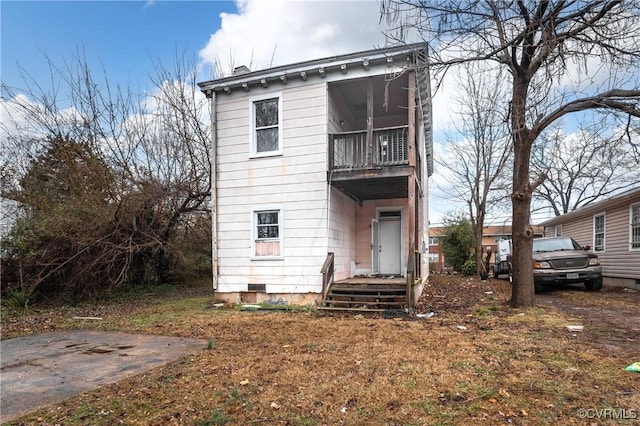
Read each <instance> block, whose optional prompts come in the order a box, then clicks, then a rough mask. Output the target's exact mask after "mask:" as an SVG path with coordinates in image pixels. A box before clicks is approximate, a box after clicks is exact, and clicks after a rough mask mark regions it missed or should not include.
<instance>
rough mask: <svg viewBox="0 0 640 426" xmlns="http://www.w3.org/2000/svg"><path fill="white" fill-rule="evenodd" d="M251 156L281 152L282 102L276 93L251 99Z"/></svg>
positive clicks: (263, 155)
mask: <svg viewBox="0 0 640 426" xmlns="http://www.w3.org/2000/svg"><path fill="white" fill-rule="evenodd" d="M250 107H251V156H252V157H265V156H269V155H278V154H281V153H282V102H281V98H280V96H278V95H275V96H274V95H273V94H271V95H268V96H265V97H260V98H252V99H251V106H250Z"/></svg>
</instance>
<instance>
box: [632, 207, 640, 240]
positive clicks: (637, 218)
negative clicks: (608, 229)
mask: <svg viewBox="0 0 640 426" xmlns="http://www.w3.org/2000/svg"><path fill="white" fill-rule="evenodd" d="M629 228H630V229H629V248H630V249H631V250H640V204H636V205H633V206H631V207H629Z"/></svg>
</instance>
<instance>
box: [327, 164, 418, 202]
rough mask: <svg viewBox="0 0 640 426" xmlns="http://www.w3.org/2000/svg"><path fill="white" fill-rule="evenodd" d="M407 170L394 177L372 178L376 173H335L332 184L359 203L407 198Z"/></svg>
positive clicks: (394, 174)
mask: <svg viewBox="0 0 640 426" xmlns="http://www.w3.org/2000/svg"><path fill="white" fill-rule="evenodd" d="M404 169H405V168H401V170H397V168H396V169H395V170H394V172H395V173H393V175H389V174H386V175H384V176H377V177H376V176H371V175H372V174H373V173H375V171H374V172H372V171H368V172H334V174H333V177H332V180H331V184H332V185H333V186H335V187H336V188H338V189H340V190H341V191H342V192H344V193H345V194H347V195H349V196H351V197H352V198H354V199H356V200H359V201H366V200H386V199H391V198H407V197H408V196H409V190H408V178H407V176H408V174H407V173H406V170H404Z"/></svg>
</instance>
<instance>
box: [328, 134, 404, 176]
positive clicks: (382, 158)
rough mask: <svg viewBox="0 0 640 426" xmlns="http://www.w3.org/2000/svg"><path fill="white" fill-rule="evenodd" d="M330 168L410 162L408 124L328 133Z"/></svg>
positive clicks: (356, 167)
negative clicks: (370, 131)
mask: <svg viewBox="0 0 640 426" xmlns="http://www.w3.org/2000/svg"><path fill="white" fill-rule="evenodd" d="M329 149H330V157H329V158H330V161H331V164H329V168H330V169H331V170H353V169H370V168H377V167H384V166H397V165H406V164H409V149H408V141H407V126H400V127H388V128H385V129H376V130H374V131H373V138H372V141H371V144H368V143H367V132H366V131H360V132H344V133H334V134H331V135H329Z"/></svg>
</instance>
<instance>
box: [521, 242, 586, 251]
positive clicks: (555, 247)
mask: <svg viewBox="0 0 640 426" xmlns="http://www.w3.org/2000/svg"><path fill="white" fill-rule="evenodd" d="M562 250H582V247H580V244H578V243H576V242H575V241H574V240H573V239H572V238H553V239H549V240H547V239H534V240H533V252H534V253H541V252H545V251H562Z"/></svg>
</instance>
